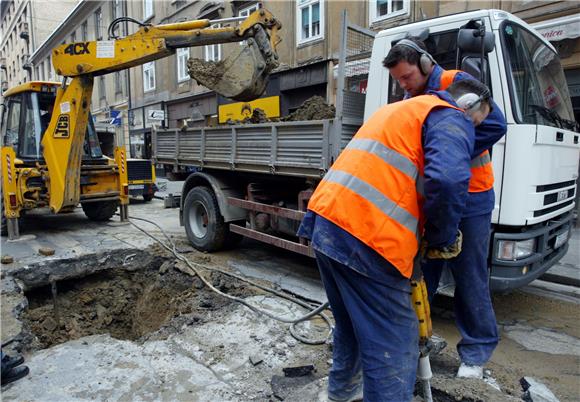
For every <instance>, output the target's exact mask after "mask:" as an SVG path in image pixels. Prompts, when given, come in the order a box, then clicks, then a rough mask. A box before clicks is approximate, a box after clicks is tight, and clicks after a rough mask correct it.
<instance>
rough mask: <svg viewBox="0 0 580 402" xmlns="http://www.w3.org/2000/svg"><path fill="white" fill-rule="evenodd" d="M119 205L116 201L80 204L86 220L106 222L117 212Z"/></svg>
mask: <svg viewBox="0 0 580 402" xmlns="http://www.w3.org/2000/svg"><path fill="white" fill-rule="evenodd" d="M118 206H119V203H118V202H117V201H97V202H87V203H84V204H82V207H83V211H84V213H85V215H86V216H87V218H89V219H90V220H92V221H99V222H102V221H108V220H109V219H111V218H112V217H113V215H115V212H117V207H118Z"/></svg>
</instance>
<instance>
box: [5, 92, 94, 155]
mask: <svg viewBox="0 0 580 402" xmlns="http://www.w3.org/2000/svg"><path fill="white" fill-rule="evenodd" d="M59 85H60V84H58V83H56V82H43V83H39V82H30V83H26V84H22V85H19V86H17V87H15V88H13V89H11V90H9V91H7V92H6V93H5V95H4V107H5V110H4V113H3V118H2V125H1V133H2V139H3V146H10V147H12V148H13V149H14V153H15V154H16V157H17V158H18V159H19V160H20V161H22V164H23V165H24V166H26V165H32V166H34V165H35V164H36V163H37V162H40V163H43V155H42V138H43V137H44V134H45V132H46V130H47V129H48V125H49V123H50V119H51V117H52V113H53V108H54V102H55V98H56V88H57V87H58V86H59ZM102 158H103V153H102V152H101V148H100V146H99V141H98V138H97V134H96V131H95V128H94V125H93V124H92V119H91V118H89V124H88V125H87V132H86V136H85V142H84V146H83V161H85V160H90V159H92V160H95V161H97V160H101V159H102Z"/></svg>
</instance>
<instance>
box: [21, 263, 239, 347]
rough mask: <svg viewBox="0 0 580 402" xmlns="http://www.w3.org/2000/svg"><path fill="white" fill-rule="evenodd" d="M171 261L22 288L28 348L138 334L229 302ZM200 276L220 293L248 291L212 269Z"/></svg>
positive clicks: (135, 337)
mask: <svg viewBox="0 0 580 402" xmlns="http://www.w3.org/2000/svg"><path fill="white" fill-rule="evenodd" d="M173 265H174V261H166V262H165V263H164V264H162V265H161V266H149V267H145V268H144V269H139V270H136V271H127V270H122V269H114V270H107V271H101V272H99V273H96V274H92V275H89V276H86V277H84V278H77V279H71V280H63V281H59V282H57V283H56V288H55V289H54V290H53V288H52V286H51V285H48V286H45V287H42V288H38V289H34V290H31V291H29V292H27V295H26V296H27V297H28V301H29V308H28V310H27V311H26V312H25V313H24V314H23V317H22V318H23V321H24V323H25V325H26V326H27V327H28V328H29V330H30V332H31V333H32V334H33V338H34V341H33V342H32V344H31V345H29V348H30V349H43V348H47V347H50V346H53V345H56V344H60V343H63V342H67V341H69V340H72V339H78V338H81V337H84V336H88V335H94V334H104V333H109V334H111V336H113V337H115V338H117V339H129V340H139V339H143V338H146V337H147V336H148V334H151V333H152V332H154V331H157V330H158V329H160V328H161V327H164V326H167V325H170V326H172V321H175V320H178V321H183V320H189V321H191V322H190V324H191V323H198V322H199V323H201V322H204V317H205V315H207V314H208V312H209V311H211V310H215V309H219V308H222V307H223V306H225V305H227V304H229V303H230V301H229V300H227V299H225V298H224V297H222V296H219V295H217V294H215V293H214V292H212V291H210V290H208V289H207V288H206V287H205V286H204V285H203V283H202V282H201V280H200V279H199V278H197V277H191V276H189V275H186V274H183V273H181V272H179V271H177V270H174V269H173V268H172V267H173ZM206 277H208V278H209V279H210V280H211V281H212V282H213V284H214V286H216V287H218V288H219V289H220V290H222V291H224V292H226V293H231V294H234V295H236V296H245V295H247V294H248V290H247V288H246V287H241V286H239V284H238V281H237V280H235V279H234V280H232V279H230V278H228V277H224V276H222V275H219V274H217V273H216V274H211V275H208V274H206ZM177 324H179V323H177ZM169 332H171V331H169Z"/></svg>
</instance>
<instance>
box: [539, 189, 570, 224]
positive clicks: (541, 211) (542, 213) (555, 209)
mask: <svg viewBox="0 0 580 402" xmlns="http://www.w3.org/2000/svg"><path fill="white" fill-rule="evenodd" d="M572 194H573V193H572ZM573 202H574V200H569V201H566V202H563V203H561V204H558V205H554V206H553V207H549V208H544V209H540V210H538V211H534V218H536V217H538V216H542V215H546V214H549V213H550V212H554V211H557V210H559V209H562V208H564V207H567V206H568V205H570V204H572V203H573Z"/></svg>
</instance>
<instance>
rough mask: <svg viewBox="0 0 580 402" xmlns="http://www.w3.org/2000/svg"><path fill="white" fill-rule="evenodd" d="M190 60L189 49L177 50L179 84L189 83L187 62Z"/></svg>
mask: <svg viewBox="0 0 580 402" xmlns="http://www.w3.org/2000/svg"><path fill="white" fill-rule="evenodd" d="M188 59H189V48H188V47H186V48H182V49H177V82H183V81H187V80H188V79H189V73H188V71H187V60H188Z"/></svg>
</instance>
